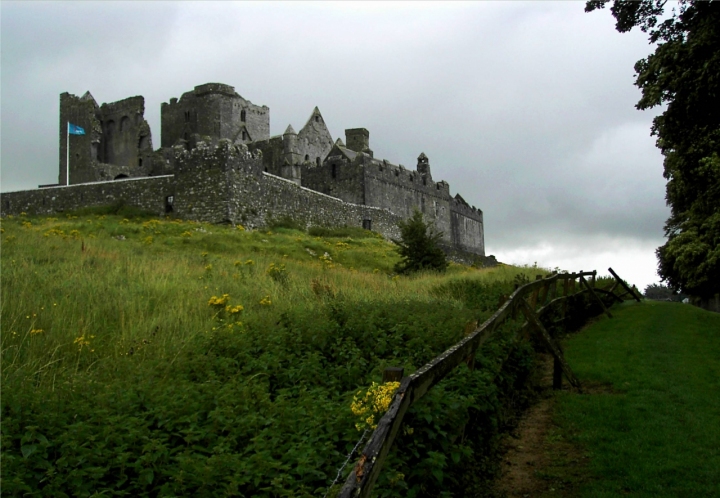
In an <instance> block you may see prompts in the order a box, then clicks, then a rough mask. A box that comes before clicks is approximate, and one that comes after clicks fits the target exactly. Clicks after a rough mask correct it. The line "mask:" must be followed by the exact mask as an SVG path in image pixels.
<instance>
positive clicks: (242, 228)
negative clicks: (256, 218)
mask: <svg viewBox="0 0 720 498" xmlns="http://www.w3.org/2000/svg"><path fill="white" fill-rule="evenodd" d="M237 229H238V230H240V231H244V230H245V227H244V226H242V225H238V226H237Z"/></svg>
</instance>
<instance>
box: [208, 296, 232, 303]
mask: <svg viewBox="0 0 720 498" xmlns="http://www.w3.org/2000/svg"><path fill="white" fill-rule="evenodd" d="M228 299H230V295H228V294H223V295H222V296H220V297H217V296H213V297H211V298H210V300H209V301H208V305H209V306H225V305H226V304H227V302H228Z"/></svg>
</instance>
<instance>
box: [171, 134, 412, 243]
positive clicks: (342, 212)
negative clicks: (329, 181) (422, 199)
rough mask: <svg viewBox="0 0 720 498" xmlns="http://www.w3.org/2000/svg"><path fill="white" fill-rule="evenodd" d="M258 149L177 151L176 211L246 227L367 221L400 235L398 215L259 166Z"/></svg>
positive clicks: (222, 147) (385, 232)
mask: <svg viewBox="0 0 720 498" xmlns="http://www.w3.org/2000/svg"><path fill="white" fill-rule="evenodd" d="M263 170H264V166H263V160H262V157H261V155H260V154H257V153H252V152H251V151H249V150H248V149H247V147H245V146H243V145H233V144H231V143H229V142H227V141H223V142H220V144H219V146H218V147H217V148H214V147H206V146H205V145H204V144H203V145H200V146H198V148H196V149H194V150H192V151H189V152H188V151H185V152H181V153H180V157H179V159H178V167H177V171H176V178H177V181H176V192H177V194H176V196H175V199H174V201H175V202H174V207H175V213H176V214H177V215H178V216H181V217H183V218H187V219H195V220H201V221H209V222H214V223H219V222H231V223H237V224H242V225H244V226H247V227H248V228H257V227H263V226H266V225H267V224H268V223H270V222H271V221H272V220H277V219H281V218H285V217H289V218H292V219H293V220H295V221H296V222H298V223H299V224H301V225H303V226H305V227H310V226H316V225H317V226H327V227H340V226H357V227H362V226H364V225H365V226H367V224H368V223H369V224H370V227H371V229H372V230H375V231H377V232H379V233H381V234H383V235H384V236H386V237H398V236H399V231H398V229H397V222H398V221H399V220H400V218H399V217H397V216H396V215H394V214H392V213H391V212H389V211H387V210H384V209H380V208H375V207H370V206H364V205H358V204H352V203H347V202H343V201H342V200H341V199H338V198H336V197H331V196H328V195H324V194H322V193H319V192H316V191H314V190H310V189H308V188H305V187H301V186H299V185H297V184H296V183H294V182H292V181H291V180H287V179H285V178H281V177H278V176H275V175H272V174H270V173H266V172H264V171H263Z"/></svg>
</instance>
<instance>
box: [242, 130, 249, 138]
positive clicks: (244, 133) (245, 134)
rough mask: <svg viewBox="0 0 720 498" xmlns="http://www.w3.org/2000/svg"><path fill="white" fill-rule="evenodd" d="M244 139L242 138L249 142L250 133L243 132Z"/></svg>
mask: <svg viewBox="0 0 720 498" xmlns="http://www.w3.org/2000/svg"><path fill="white" fill-rule="evenodd" d="M242 137H243V138H242V139H243V140H247V139H248V133H247V131H245V130H243V134H242Z"/></svg>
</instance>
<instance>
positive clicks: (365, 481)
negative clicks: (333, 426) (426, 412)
mask: <svg viewBox="0 0 720 498" xmlns="http://www.w3.org/2000/svg"><path fill="white" fill-rule="evenodd" d="M609 270H610V272H611V273H612V275H613V277H614V278H615V279H616V282H615V285H614V286H613V289H611V290H609V291H607V290H603V291H602V292H601V293H600V294H603V295H608V294H610V295H612V296H613V299H614V300H619V301H622V299H621V298H620V297H619V296H617V295H616V294H614V293H613V290H614V288H615V287H617V286H618V285H621V286H622V287H624V288H625V289H626V290H627V291H628V293H630V295H632V297H634V298H635V299H638V297H637V295H636V294H635V293H633V292H632V291H631V290H630V289H629V287H628V286H627V284H625V282H624V281H622V279H620V277H618V276H617V274H616V273H615V272H614V271H613V270H612V268H610V269H609ZM596 274H597V272H595V271H592V272H582V271H581V272H579V273H560V274H554V275H551V276H549V277H546V278H542V277H541V276H538V280H535V281H534V282H530V283H528V284H525V285H523V286H522V287H519V288H517V289H516V290H515V292H513V293H512V295H511V296H510V297H509V298H508V299H507V300H506V301H505V302H504V303H503V304H502V305H501V306H500V307H499V309H498V310H497V311H496V312H495V313H494V314H493V315H492V316H491V317H490V318H489V319H488V320H486V321H485V323H483V324H482V325H480V326H478V327H476V328H475V330H474V331H473V332H472V333H471V334H469V335H468V336H467V337H465V338H464V339H462V340H461V341H460V342H458V343H457V344H455V345H454V346H452V347H451V348H450V349H448V350H447V351H445V352H444V353H442V354H441V355H440V356H438V357H436V358H435V359H434V360H432V361H431V362H430V363H428V364H427V365H425V366H423V367H422V368H420V369H419V370H417V371H416V372H415V373H413V374H412V375H409V376H407V377H404V378H403V379H402V380H401V382H400V387H399V388H398V390H397V391H396V392H395V395H394V396H393V400H392V402H391V403H390V407H389V408H388V411H387V412H386V413H385V415H384V416H383V417H382V418H381V419H380V421H379V422H378V425H377V428H376V429H375V431H374V432H373V433H372V435H371V436H370V439H369V440H368V442H367V444H366V445H365V448H364V449H363V452H362V454H361V455H360V458H359V459H358V461H357V463H356V465H355V467H354V468H353V470H352V471H351V472H350V475H349V476H348V477H347V480H346V481H345V485H344V486H343V488H342V490H341V491H340V494H339V495H338V496H339V497H341V498H351V497H353V498H354V497H368V496H370V492H371V491H372V488H373V486H374V485H375V481H376V480H377V478H378V476H379V475H380V471H381V469H382V466H383V463H384V461H385V458H386V457H387V454H388V452H389V451H390V448H391V447H392V444H393V442H394V441H395V437H396V436H397V434H398V431H399V430H400V427H401V426H402V422H403V418H404V417H405V414H406V413H407V411H408V409H409V408H410V407H411V406H412V405H413V404H415V403H416V402H417V401H418V400H419V399H420V398H421V397H422V396H423V395H424V394H425V393H426V392H427V391H428V390H429V389H430V388H432V386H434V385H435V384H437V383H438V382H440V381H441V380H442V379H443V378H445V376H446V375H447V374H449V373H450V372H451V371H452V370H454V369H455V368H456V367H457V366H458V365H460V364H461V363H463V362H468V361H469V362H472V360H473V359H474V356H475V353H476V352H477V351H478V349H480V347H481V346H482V345H483V343H485V342H486V341H487V340H488V339H489V338H490V337H491V336H492V335H493V333H494V332H495V330H497V328H498V327H499V326H500V325H502V324H503V323H504V322H505V321H506V320H507V319H509V318H512V317H514V316H516V315H517V313H518V312H521V313H523V314H524V315H525V318H526V320H527V321H526V322H525V323H524V324H523V325H522V327H521V329H520V330H528V329H529V330H534V331H535V333H536V335H537V336H538V337H539V339H540V340H541V341H542V342H543V343H544V344H545V346H546V347H547V349H548V350H549V351H550V352H551V354H552V355H553V358H554V361H555V368H554V375H553V386H554V387H556V388H559V386H560V385H561V384H562V374H564V375H565V377H566V378H567V379H568V381H569V382H570V384H571V385H572V386H573V387H575V388H576V389H578V390H580V389H581V385H580V381H579V380H578V379H577V377H576V376H575V374H574V373H573V372H572V370H571V369H570V366H569V365H568V364H567V362H566V361H565V358H564V356H563V352H562V349H561V348H560V346H559V344H557V343H556V341H555V340H554V339H553V338H552V337H551V336H550V334H549V333H548V332H547V330H545V327H544V326H543V325H542V323H541V322H540V318H539V317H540V316H541V315H542V314H543V313H544V312H545V311H547V310H549V309H550V308H551V307H553V306H554V305H556V304H562V315H563V317H565V316H566V314H567V310H568V298H569V297H570V296H573V295H579V294H582V293H589V294H590V295H591V296H592V297H593V299H594V300H596V301H598V302H599V304H600V306H601V307H602V309H603V311H604V312H605V313H606V314H607V315H608V317H611V318H612V315H611V314H610V311H609V310H608V309H607V307H606V305H605V303H604V302H603V301H602V299H601V298H600V296H599V295H598V293H597V291H598V290H599V289H595V277H596ZM585 277H590V282H588V281H587V280H586V279H585ZM578 279H580V283H581V285H582V286H584V289H583V290H581V291H580V292H575V281H576V280H578ZM558 281H562V282H563V285H562V286H561V290H562V293H563V295H562V296H557V295H556V294H557V291H558V285H557V282H558ZM548 299H549V302H546V301H548ZM538 307H539V308H538ZM536 308H537V309H536Z"/></svg>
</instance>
